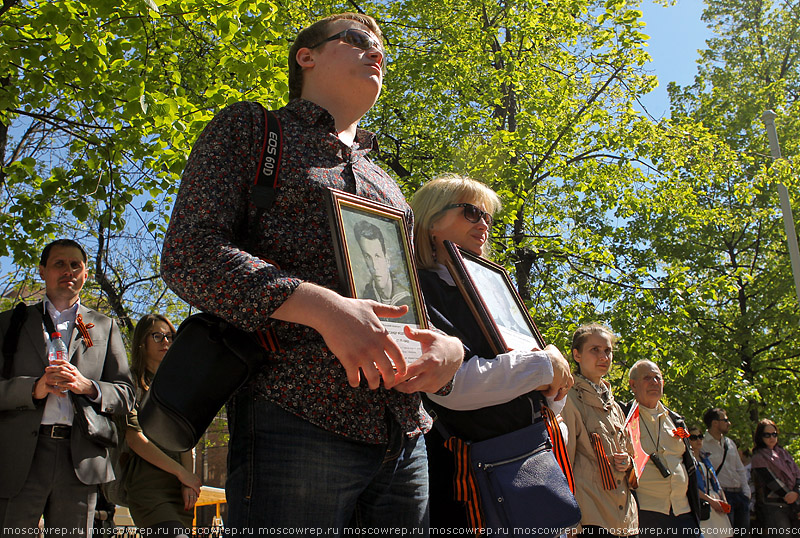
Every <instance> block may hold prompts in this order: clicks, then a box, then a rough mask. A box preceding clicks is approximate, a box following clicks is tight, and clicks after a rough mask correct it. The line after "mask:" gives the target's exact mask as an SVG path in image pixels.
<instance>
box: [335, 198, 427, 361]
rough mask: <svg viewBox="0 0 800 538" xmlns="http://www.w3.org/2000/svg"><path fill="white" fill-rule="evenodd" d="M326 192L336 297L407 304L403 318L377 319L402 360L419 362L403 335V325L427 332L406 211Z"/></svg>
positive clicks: (416, 345) (418, 352)
mask: <svg viewBox="0 0 800 538" xmlns="http://www.w3.org/2000/svg"><path fill="white" fill-rule="evenodd" d="M329 190H330V197H329V200H328V201H329V207H328V215H329V219H330V224H331V232H332V234H333V245H334V250H335V253H336V265H337V268H338V270H339V287H340V293H342V294H343V295H345V296H347V297H353V298H356V299H372V300H373V301H377V302H379V303H383V304H387V305H393V306H400V305H406V306H408V312H407V313H406V314H405V315H403V316H402V317H399V318H383V317H382V318H380V320H381V322H382V323H383V325H384V327H386V330H387V331H389V333H390V334H391V335H392V338H393V339H394V340H395V341H396V342H397V344H398V345H399V346H400V349H401V350H402V351H403V356H404V357H405V358H406V361H408V362H411V361H413V360H415V359H417V358H419V357H420V355H422V349H421V346H420V344H419V342H415V341H413V340H409V339H408V338H407V337H406V336H405V334H404V333H403V327H404V326H405V325H411V326H412V327H416V328H420V329H427V328H428V318H427V314H426V312H425V305H424V304H423V302H422V294H421V292H420V288H419V281H418V279H417V270H416V265H415V263H414V256H413V252H412V250H411V240H410V237H409V234H408V223H407V221H406V216H405V213H404V212H403V211H400V210H399V209H395V208H393V207H389V206H386V205H383V204H379V203H377V202H373V201H372V200H367V199H366V198H362V197H360V196H356V195H353V194H350V193H347V192H344V191H340V190H337V189H329Z"/></svg>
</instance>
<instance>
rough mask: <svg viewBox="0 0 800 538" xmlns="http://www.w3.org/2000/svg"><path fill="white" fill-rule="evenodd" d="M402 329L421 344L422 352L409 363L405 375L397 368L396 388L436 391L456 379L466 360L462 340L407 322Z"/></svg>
mask: <svg viewBox="0 0 800 538" xmlns="http://www.w3.org/2000/svg"><path fill="white" fill-rule="evenodd" d="M403 330H404V331H405V333H406V336H407V337H409V338H410V339H411V340H416V341H417V342H419V343H420V344H422V356H421V357H420V358H419V359H417V360H416V361H414V362H413V363H412V364H411V366H409V367H408V371H407V372H406V373H405V375H400V372H398V379H397V383H398V384H397V386H395V390H397V391H399V392H405V393H407V394H410V393H412V392H436V391H437V390H439V389H441V388H442V387H443V386H445V385H446V384H447V383H448V382H449V381H450V380H451V379H453V376H455V375H456V372H457V371H458V368H459V367H460V366H461V362H462V361H463V360H464V346H463V344H462V343H461V340H459V339H458V338H455V337H453V336H447V335H444V334H440V333H437V332H434V331H426V330H422V329H412V328H411V327H409V326H408V325H406V326H405V327H404V328H403Z"/></svg>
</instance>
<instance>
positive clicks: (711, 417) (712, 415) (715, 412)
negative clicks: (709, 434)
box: [703, 407, 725, 428]
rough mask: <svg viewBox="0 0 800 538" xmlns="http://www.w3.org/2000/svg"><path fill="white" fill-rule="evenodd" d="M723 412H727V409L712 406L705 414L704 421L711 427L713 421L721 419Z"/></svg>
mask: <svg viewBox="0 0 800 538" xmlns="http://www.w3.org/2000/svg"><path fill="white" fill-rule="evenodd" d="M722 413H725V410H724V409H721V408H719V407H712V408H711V409H709V410H708V411H706V412H705V413H704V414H703V423H704V424H705V425H706V428H710V427H711V423H712V422H714V421H715V420H719V417H720V416H721V415H722Z"/></svg>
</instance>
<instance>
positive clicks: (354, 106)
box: [161, 13, 464, 535]
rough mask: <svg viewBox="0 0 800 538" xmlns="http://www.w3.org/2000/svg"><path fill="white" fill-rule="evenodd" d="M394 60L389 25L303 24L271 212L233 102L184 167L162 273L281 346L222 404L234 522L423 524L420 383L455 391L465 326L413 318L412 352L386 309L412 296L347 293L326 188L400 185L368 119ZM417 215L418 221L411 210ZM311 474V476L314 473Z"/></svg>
mask: <svg viewBox="0 0 800 538" xmlns="http://www.w3.org/2000/svg"><path fill="white" fill-rule="evenodd" d="M385 65H386V50H385V49H384V45H383V40H382V33H381V30H380V28H379V27H378V25H377V23H376V22H375V20H374V19H372V18H371V17H369V16H367V15H362V14H356V13H343V14H339V15H334V16H331V17H326V18H325V19H322V20H320V21H317V22H316V23H314V24H312V25H311V26H309V27H308V28H305V29H304V30H302V31H301V32H300V33H299V34H298V35H297V38H296V39H294V40H293V42H292V45H291V48H290V50H289V99H290V101H289V103H288V104H287V105H286V106H284V107H282V108H280V109H278V110H277V111H275V116H276V117H277V118H278V119H279V121H280V126H281V133H282V142H283V143H282V151H281V152H279V153H280V158H281V162H280V163H278V164H280V169H279V173H278V174H279V180H280V182H281V184H280V188H278V189H277V190H274V191H272V193H273V194H274V195H275V198H274V204H273V205H272V206H271V207H270V209H269V210H268V211H262V210H260V209H259V208H258V207H256V204H255V202H254V201H253V198H251V193H250V191H251V186H252V184H253V178H254V177H256V172H257V168H258V163H259V158H260V156H261V154H262V148H263V147H264V146H263V145H264V133H265V130H266V129H265V124H266V121H265V114H264V112H263V110H262V108H261V107H260V106H259V105H258V104H256V103H247V102H242V103H237V104H234V105H231V106H229V107H227V108H226V109H224V110H223V111H221V112H220V113H219V114H217V116H216V117H215V118H214V119H213V120H212V121H211V122H210V123H209V124H208V125H207V126H206V128H205V129H204V130H203V133H202V134H201V135H200V137H199V139H198V140H197V142H196V143H195V145H194V147H193V148H192V152H191V155H190V156H189V160H188V162H187V164H186V168H185V170H184V173H183V178H182V179H181V185H180V190H179V191H178V196H177V199H176V201H175V207H174V210H173V212H172V217H171V219H170V221H169V228H168V230H167V233H166V238H165V241H164V252H163V256H162V258H161V276H162V277H163V278H164V280H165V282H166V283H167V285H168V286H169V287H170V288H171V289H172V290H173V291H175V292H176V293H177V294H178V295H179V296H180V297H181V298H183V299H184V300H185V301H187V302H188V303H189V304H191V305H193V306H195V307H198V308H200V309H202V310H204V311H207V312H210V313H212V314H215V315H217V316H219V317H220V318H222V319H224V320H225V321H227V322H229V323H231V324H233V325H234V326H236V327H238V328H240V329H243V330H245V331H251V332H254V331H266V332H267V333H270V336H273V337H274V338H271V339H270V342H273V343H274V342H277V345H274V346H273V350H272V351H270V352H269V353H268V355H267V359H268V360H265V361H264V366H263V367H262V368H261V369H260V370H259V371H258V372H256V373H255V374H254V375H253V376H252V379H251V381H250V382H249V383H246V384H245V385H244V386H243V387H242V388H241V389H240V390H239V391H238V393H237V394H235V395H234V396H233V397H232V398H231V399H230V400H229V402H228V418H229V429H230V434H231V438H230V439H231V440H230V451H229V453H228V480H227V484H226V496H227V500H228V526H229V527H231V528H235V529H237V530H241V529H247V530H248V532H250V530H251V529H259V531H263V530H264V529H284V528H318V527H322V528H333V529H339V532H344V529H345V528H349V527H351V526H355V527H360V528H363V527H379V526H381V527H396V528H397V529H403V530H404V532H407V533H408V534H411V533H412V532H413V533H417V534H421V535H426V534H427V532H428V481H427V460H426V456H425V441H424V438H423V437H422V434H423V433H425V432H426V431H428V429H430V427H431V419H430V417H429V416H428V415H427V414H426V413H425V411H424V409H423V408H422V406H421V399H420V395H419V394H418V392H419V391H426V392H427V391H430V392H436V391H438V390H440V389H445V390H446V387H447V386H448V385H449V382H450V380H451V379H452V378H453V376H454V375H455V373H456V371H457V370H458V367H459V366H460V365H461V361H462V360H463V354H464V348H463V347H462V345H461V343H460V342H459V341H458V339H456V338H452V337H450V336H446V335H444V334H441V333H437V332H434V331H426V330H421V329H413V328H411V327H408V326H406V329H405V330H406V336H407V338H409V339H411V340H414V341H418V342H420V343H421V349H422V351H423V353H422V355H421V356H420V357H419V358H418V359H416V360H415V361H414V362H413V364H410V365H409V364H407V363H406V359H405V358H404V357H403V354H402V352H401V350H400V347H399V346H398V344H397V342H395V341H394V340H393V339H392V337H391V336H390V334H389V332H388V331H387V330H386V328H385V327H384V326H383V324H382V323H381V321H380V318H399V317H400V316H402V315H404V314H405V313H406V312H407V307H406V306H391V305H384V304H380V303H378V302H376V301H371V300H366V299H353V298H348V297H344V296H342V295H340V294H339V293H337V292H336V291H334V289H336V288H338V282H339V274H338V270H337V266H336V255H335V252H334V246H333V239H332V236H331V229H330V225H329V221H328V212H327V207H326V206H327V203H328V199H329V196H330V194H329V188H336V189H339V190H344V191H347V192H349V193H351V194H356V195H358V196H361V197H363V198H367V199H369V200H371V201H374V202H379V203H382V204H385V205H389V206H391V207H394V208H397V209H399V210H401V211H403V212H404V213H406V214H407V215H408V217H409V219H412V218H413V216H412V214H411V210H410V208H409V207H408V204H407V203H406V201H405V197H404V196H403V193H402V191H401V190H400V188H399V187H398V185H397V183H396V182H395V181H394V180H393V179H392V178H391V176H389V175H388V174H387V173H386V172H384V171H383V170H382V169H381V168H380V167H379V166H377V165H376V164H375V163H374V162H373V160H372V159H373V158H374V157H373V156H374V155H375V154H376V153H377V142H376V137H375V135H374V134H373V133H370V132H368V131H365V130H363V129H360V128H359V127H358V123H359V121H360V120H361V117H362V116H363V115H364V114H366V113H367V111H369V109H370V108H371V107H372V105H374V104H375V102H376V100H377V99H378V95H379V94H380V92H381V88H382V86H383V75H384V69H385ZM408 222H409V226H410V223H411V222H412V220H409V221H408ZM309 485H313V487H309Z"/></svg>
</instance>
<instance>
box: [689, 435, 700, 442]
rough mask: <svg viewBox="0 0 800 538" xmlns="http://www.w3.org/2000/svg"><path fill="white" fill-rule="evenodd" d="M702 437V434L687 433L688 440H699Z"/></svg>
mask: <svg viewBox="0 0 800 538" xmlns="http://www.w3.org/2000/svg"><path fill="white" fill-rule="evenodd" d="M702 438H703V436H702V435H695V434H691V435H689V440H690V441H699V440H700V439H702Z"/></svg>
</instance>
